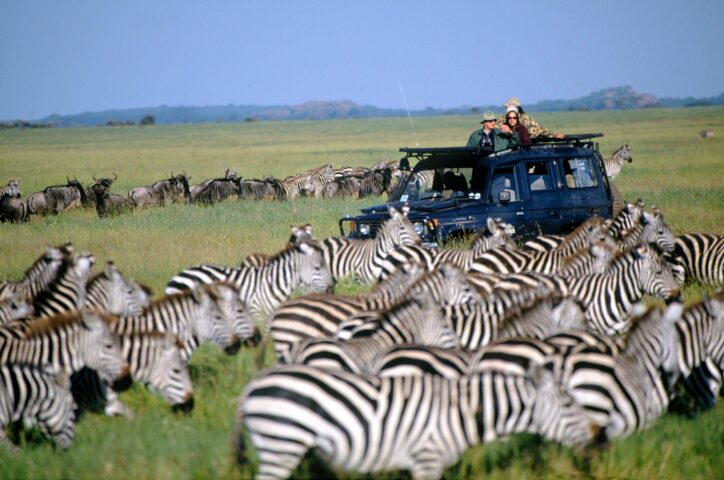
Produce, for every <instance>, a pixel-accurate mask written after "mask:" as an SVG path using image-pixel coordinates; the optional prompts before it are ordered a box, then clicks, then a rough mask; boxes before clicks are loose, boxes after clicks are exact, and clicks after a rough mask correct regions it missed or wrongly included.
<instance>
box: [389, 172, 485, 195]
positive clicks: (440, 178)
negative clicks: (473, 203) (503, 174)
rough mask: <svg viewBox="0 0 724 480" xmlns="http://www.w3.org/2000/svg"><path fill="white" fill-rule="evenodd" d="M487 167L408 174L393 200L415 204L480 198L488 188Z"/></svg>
mask: <svg viewBox="0 0 724 480" xmlns="http://www.w3.org/2000/svg"><path fill="white" fill-rule="evenodd" d="M486 175H487V168H485V167H476V168H470V167H464V168H463V167H452V168H438V169H435V170H420V171H418V172H414V173H410V172H405V173H404V174H403V177H402V178H401V179H400V183H399V185H398V187H397V188H396V189H395V190H394V192H393V194H392V195H391V196H390V200H392V201H399V202H411V201H415V200H425V199H433V198H441V199H447V198H462V197H468V198H475V199H480V198H481V196H482V194H483V188H484V187H485V176H486Z"/></svg>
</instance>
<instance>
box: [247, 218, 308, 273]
mask: <svg viewBox="0 0 724 480" xmlns="http://www.w3.org/2000/svg"><path fill="white" fill-rule="evenodd" d="M291 228H292V234H291V236H290V237H289V240H288V241H287V244H286V246H285V248H289V247H293V246H297V245H299V244H300V243H303V242H314V241H316V240H315V239H314V235H313V234H312V225H311V224H309V223H307V224H304V225H299V226H296V227H295V226H292V227H291ZM270 258H272V256H271V255H267V254H265V253H250V254H249V255H247V256H246V258H244V261H243V262H242V264H241V265H242V266H244V267H261V266H263V265H266V263H267V262H268V261H269V259H270Z"/></svg>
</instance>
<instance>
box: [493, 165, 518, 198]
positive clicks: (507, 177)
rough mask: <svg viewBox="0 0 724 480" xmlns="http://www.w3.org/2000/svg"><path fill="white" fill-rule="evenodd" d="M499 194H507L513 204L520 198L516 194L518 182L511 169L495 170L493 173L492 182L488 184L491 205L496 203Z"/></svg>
mask: <svg viewBox="0 0 724 480" xmlns="http://www.w3.org/2000/svg"><path fill="white" fill-rule="evenodd" d="M501 192H508V193H509V194H510V201H511V202H515V201H517V200H518V199H519V198H520V195H519V194H518V182H516V180H515V173H514V172H513V167H502V168H497V169H496V170H495V172H494V173H493V180H492V181H491V182H490V197H489V201H490V202H491V203H498V202H499V194H500V193H501Z"/></svg>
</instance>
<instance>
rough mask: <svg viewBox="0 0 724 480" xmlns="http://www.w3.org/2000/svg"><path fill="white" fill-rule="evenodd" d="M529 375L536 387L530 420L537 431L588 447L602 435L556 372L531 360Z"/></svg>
mask: <svg viewBox="0 0 724 480" xmlns="http://www.w3.org/2000/svg"><path fill="white" fill-rule="evenodd" d="M526 377H528V378H530V379H531V381H532V383H533V385H534V388H535V401H534V405H533V413H532V416H531V423H532V426H533V430H534V431H535V433H538V434H539V435H541V436H543V437H544V438H546V439H547V440H552V441H554V442H558V443H560V444H562V445H565V446H568V447H578V448H580V447H585V446H588V445H591V444H593V443H595V442H597V441H599V440H601V439H602V436H603V431H602V429H601V428H600V426H599V425H597V424H596V423H594V422H593V420H592V419H591V417H590V415H589V413H588V412H587V411H586V410H585V409H584V408H583V407H582V406H581V405H579V404H578V403H577V402H576V401H575V400H574V399H573V397H571V396H570V395H569V394H568V392H567V391H566V389H565V388H564V386H563V385H561V383H560V382H559V381H558V380H557V379H556V377H555V375H554V374H553V373H552V372H550V371H549V370H547V369H546V368H544V367H542V366H539V365H536V364H531V366H530V367H529V369H528V371H527V372H526Z"/></svg>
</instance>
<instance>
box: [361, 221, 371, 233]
mask: <svg viewBox="0 0 724 480" xmlns="http://www.w3.org/2000/svg"><path fill="white" fill-rule="evenodd" d="M359 233H360V234H362V235H369V233H370V226H369V224H367V223H360V224H359Z"/></svg>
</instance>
